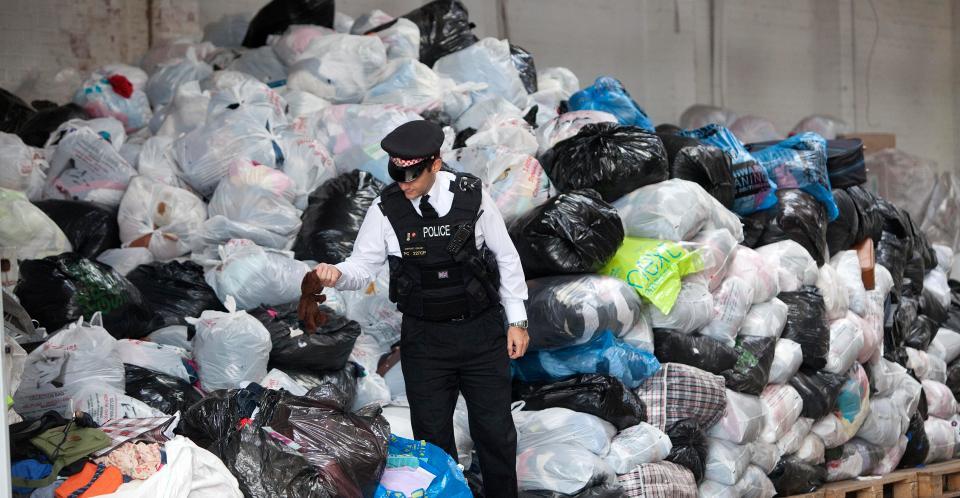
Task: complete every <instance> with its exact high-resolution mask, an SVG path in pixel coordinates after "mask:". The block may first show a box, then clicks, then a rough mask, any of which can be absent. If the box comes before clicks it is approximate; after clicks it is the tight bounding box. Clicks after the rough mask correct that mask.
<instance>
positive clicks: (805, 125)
mask: <svg viewBox="0 0 960 498" xmlns="http://www.w3.org/2000/svg"><path fill="white" fill-rule="evenodd" d="M807 131H812V132H814V133H817V134H819V135H820V136H822V137H823V138H826V139H827V140H835V139H836V138H837V135H842V134H844V133H847V132H849V131H850V125H848V124H847V123H845V122H844V121H842V120H841V119H839V118H835V117H833V116H828V115H826V114H811V115H810V116H807V117H805V118H803V119H801V120H800V122H799V123H797V125H796V126H794V127H793V130H792V131H790V135H798V134H800V133H803V132H807Z"/></svg>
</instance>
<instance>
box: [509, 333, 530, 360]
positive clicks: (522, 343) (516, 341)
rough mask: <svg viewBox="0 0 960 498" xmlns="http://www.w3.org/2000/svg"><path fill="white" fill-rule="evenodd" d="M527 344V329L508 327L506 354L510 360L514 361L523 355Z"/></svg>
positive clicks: (528, 338) (528, 339)
mask: <svg viewBox="0 0 960 498" xmlns="http://www.w3.org/2000/svg"><path fill="white" fill-rule="evenodd" d="M529 344H530V336H529V335H528V334H527V329H521V328H520V327H510V328H509V329H508V330H507V353H509V354H510V359H511V360H516V359H517V358H519V357H521V356H523V354H524V353H526V352H527V346H528V345H529Z"/></svg>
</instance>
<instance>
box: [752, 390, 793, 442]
mask: <svg viewBox="0 0 960 498" xmlns="http://www.w3.org/2000/svg"><path fill="white" fill-rule="evenodd" d="M760 401H761V402H762V403H763V408H764V410H763V429H762V430H761V432H760V441H762V442H764V443H771V444H772V443H776V442H777V441H779V440H780V438H781V437H783V435H784V434H786V433H787V431H789V430H790V428H791V427H793V424H794V423H795V422H796V421H797V419H798V418H800V411H801V410H802V409H803V399H802V398H800V393H798V392H797V390H796V389H794V388H793V387H791V386H789V385H786V384H770V385H768V386H767V387H766V389H764V390H763V393H761V394H760Z"/></svg>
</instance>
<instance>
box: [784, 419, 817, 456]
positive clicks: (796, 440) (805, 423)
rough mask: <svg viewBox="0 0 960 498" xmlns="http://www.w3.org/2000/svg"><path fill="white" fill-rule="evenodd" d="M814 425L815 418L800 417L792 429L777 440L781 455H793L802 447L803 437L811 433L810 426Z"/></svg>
mask: <svg viewBox="0 0 960 498" xmlns="http://www.w3.org/2000/svg"><path fill="white" fill-rule="evenodd" d="M811 427H813V419H810V418H806V417H800V418H798V419H797V421H796V422H795V423H794V424H793V425H791V426H790V429H789V430H788V431H787V432H786V433H784V435H783V436H781V437H780V439H779V440H777V447H778V448H779V449H780V454H781V455H792V454H794V453H796V452H797V450H799V449H800V444H801V443H802V442H803V439H804V438H805V437H807V435H808V434H810V428H811Z"/></svg>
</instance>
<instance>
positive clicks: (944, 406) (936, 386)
mask: <svg viewBox="0 0 960 498" xmlns="http://www.w3.org/2000/svg"><path fill="white" fill-rule="evenodd" d="M921 384H922V385H923V394H924V396H925V397H926V399H927V415H928V416H930V417H937V418H942V419H948V418H950V417H952V416H954V415H956V414H957V400H956V399H955V398H954V397H953V392H951V391H950V388H949V387H947V386H946V385H944V384H942V383H940V382H937V381H935V380H924V381H923V382H921Z"/></svg>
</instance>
